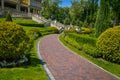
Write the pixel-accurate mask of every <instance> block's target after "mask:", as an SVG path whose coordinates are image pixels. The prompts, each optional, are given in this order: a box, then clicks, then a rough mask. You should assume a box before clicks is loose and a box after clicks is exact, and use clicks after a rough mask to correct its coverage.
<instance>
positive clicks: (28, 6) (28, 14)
mask: <svg viewBox="0 0 120 80" xmlns="http://www.w3.org/2000/svg"><path fill="white" fill-rule="evenodd" d="M29 15H30V6H28V16H29Z"/></svg>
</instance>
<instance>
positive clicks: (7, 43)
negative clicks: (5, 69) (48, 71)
mask: <svg viewBox="0 0 120 80" xmlns="http://www.w3.org/2000/svg"><path fill="white" fill-rule="evenodd" d="M31 48H32V40H31V39H30V38H29V37H28V36H27V35H26V32H25V31H24V30H23V28H22V27H21V26H20V25H18V24H16V23H13V22H1V23H0V62H2V61H6V62H13V61H15V62H16V61H17V60H19V59H21V58H23V57H25V56H27V55H28V54H29V52H30V50H31Z"/></svg>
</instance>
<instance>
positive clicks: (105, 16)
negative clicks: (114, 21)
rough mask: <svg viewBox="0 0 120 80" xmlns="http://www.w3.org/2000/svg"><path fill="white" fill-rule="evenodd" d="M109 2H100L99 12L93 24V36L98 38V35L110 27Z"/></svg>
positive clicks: (105, 0) (102, 0)
mask: <svg viewBox="0 0 120 80" xmlns="http://www.w3.org/2000/svg"><path fill="white" fill-rule="evenodd" d="M109 7H110V6H109V0H101V2H100V10H99V12H98V15H97V19H96V22H95V36H96V37H99V35H100V34H101V33H102V32H103V31H105V30H106V29H107V28H109V27H110V23H111V20H110V16H109V14H110V8H109Z"/></svg>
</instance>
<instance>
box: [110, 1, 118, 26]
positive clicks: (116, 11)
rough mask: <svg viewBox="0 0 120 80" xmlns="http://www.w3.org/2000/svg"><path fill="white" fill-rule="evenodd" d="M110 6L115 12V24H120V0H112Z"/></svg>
mask: <svg viewBox="0 0 120 80" xmlns="http://www.w3.org/2000/svg"><path fill="white" fill-rule="evenodd" d="M110 6H111V8H112V12H113V17H114V18H113V19H114V25H113V26H117V25H119V22H120V0H110Z"/></svg>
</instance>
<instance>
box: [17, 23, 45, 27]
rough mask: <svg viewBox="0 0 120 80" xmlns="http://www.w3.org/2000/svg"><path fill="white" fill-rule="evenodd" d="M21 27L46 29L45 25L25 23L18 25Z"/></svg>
mask: <svg viewBox="0 0 120 80" xmlns="http://www.w3.org/2000/svg"><path fill="white" fill-rule="evenodd" d="M18 24H19V25H21V26H26V27H27V26H28V27H30V26H31V27H44V24H27V23H26V24H24V23H18Z"/></svg>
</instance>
